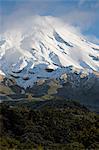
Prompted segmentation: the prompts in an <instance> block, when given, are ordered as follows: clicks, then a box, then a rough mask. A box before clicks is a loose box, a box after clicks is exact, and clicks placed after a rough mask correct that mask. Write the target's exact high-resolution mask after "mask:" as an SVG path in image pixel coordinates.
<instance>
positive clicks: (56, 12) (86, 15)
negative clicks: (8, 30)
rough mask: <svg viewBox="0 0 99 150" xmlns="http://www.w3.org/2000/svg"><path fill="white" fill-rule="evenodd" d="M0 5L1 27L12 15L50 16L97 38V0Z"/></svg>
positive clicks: (16, 0) (19, 0) (1, 0)
mask: <svg viewBox="0 0 99 150" xmlns="http://www.w3.org/2000/svg"><path fill="white" fill-rule="evenodd" d="M0 4H1V5H0V6H1V7H0V14H1V21H2V25H3V22H5V23H6V20H7V19H6V18H9V17H10V16H14V15H13V14H18V15H19V17H20V16H22V17H25V16H27V15H28V16H29V15H32V14H33V15H34V14H37V15H51V16H57V17H60V18H62V19H64V21H66V22H67V23H70V24H72V25H74V26H77V27H79V28H80V29H81V31H82V33H84V34H85V35H87V36H89V37H91V38H94V39H95V38H96V40H97V39H98V38H99V0H0ZM12 21H13V20H12Z"/></svg>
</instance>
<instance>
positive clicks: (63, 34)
mask: <svg viewBox="0 0 99 150" xmlns="http://www.w3.org/2000/svg"><path fill="white" fill-rule="evenodd" d="M69 66H72V67H73V68H75V70H76V69H77V70H81V71H82V70H86V69H87V70H88V71H92V70H94V71H99V45H95V44H92V43H90V42H88V41H87V40H85V39H84V37H83V36H82V35H81V34H80V33H77V32H76V31H75V30H74V28H73V27H70V26H68V25H65V24H64V23H62V22H60V21H59V20H58V19H55V18H52V17H36V19H34V20H33V22H32V25H31V26H30V27H25V28H12V29H9V30H7V31H6V32H5V33H3V34H2V36H1V40H0V70H1V71H0V72H2V73H4V74H5V75H6V76H7V77H10V76H14V77H15V78H16V80H17V83H18V84H19V85H21V86H24V87H27V86H32V85H33V83H34V82H35V81H36V80H37V78H43V77H45V78H46V77H49V78H51V77H57V76H59V75H60V74H62V72H65V71H66V69H67V68H66V67H69ZM48 69H49V70H48ZM52 69H53V70H55V71H52ZM49 71H50V72H49Z"/></svg>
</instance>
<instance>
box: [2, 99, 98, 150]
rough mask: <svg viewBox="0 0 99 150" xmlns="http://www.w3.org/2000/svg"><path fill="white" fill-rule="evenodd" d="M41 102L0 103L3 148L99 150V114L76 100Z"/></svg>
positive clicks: (7, 149) (4, 149) (3, 149)
mask: <svg viewBox="0 0 99 150" xmlns="http://www.w3.org/2000/svg"><path fill="white" fill-rule="evenodd" d="M39 103H40V102H38V103H33V102H29V101H28V103H26V104H23V105H22V104H18V103H17V102H14V103H9V102H8V103H7V102H3V103H1V105H0V129H1V130H0V137H1V138H0V150H25V149H26V150H98V149H99V115H98V114H96V113H94V112H91V111H89V110H88V109H87V108H86V107H84V106H83V105H80V104H79V103H77V102H73V101H66V100H49V101H48V100H47V101H45V102H41V103H40V105H39ZM34 106H35V107H34Z"/></svg>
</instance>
